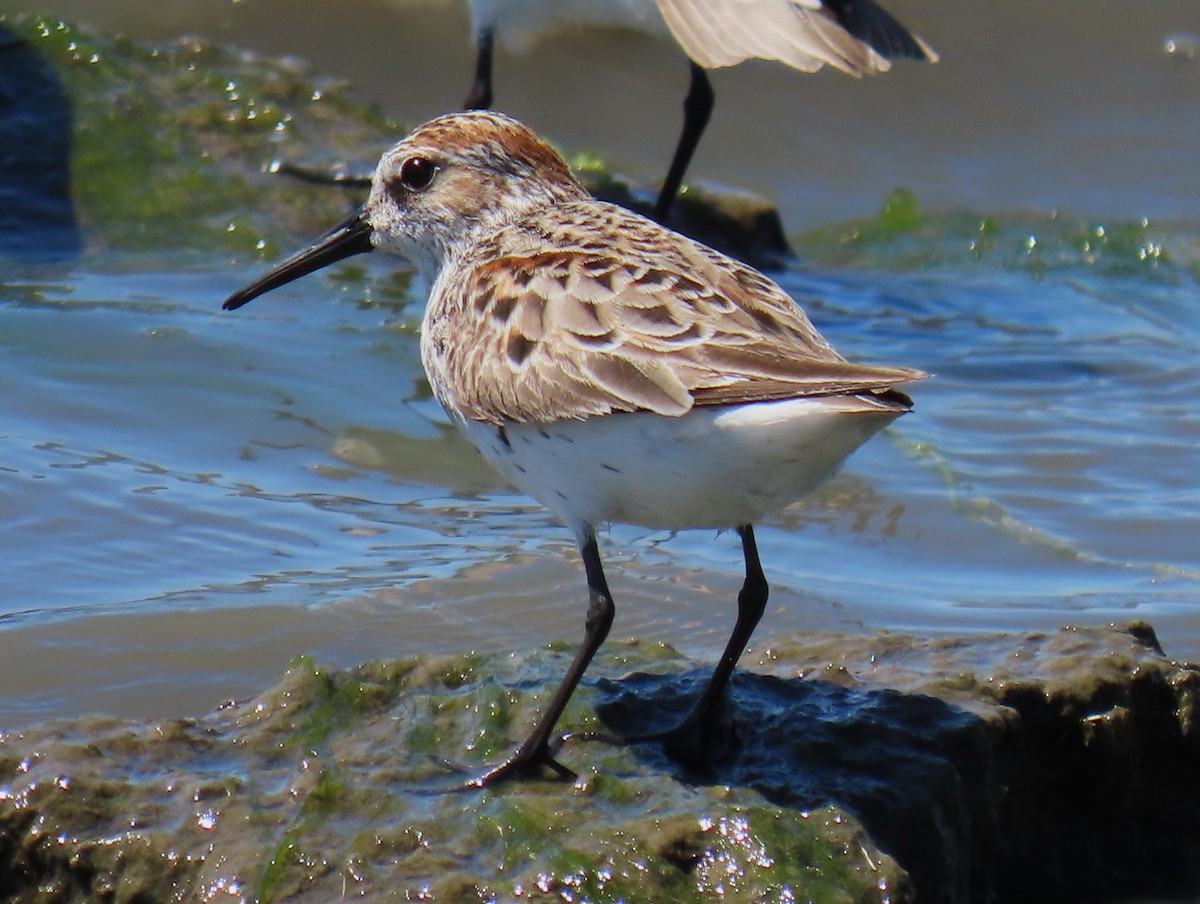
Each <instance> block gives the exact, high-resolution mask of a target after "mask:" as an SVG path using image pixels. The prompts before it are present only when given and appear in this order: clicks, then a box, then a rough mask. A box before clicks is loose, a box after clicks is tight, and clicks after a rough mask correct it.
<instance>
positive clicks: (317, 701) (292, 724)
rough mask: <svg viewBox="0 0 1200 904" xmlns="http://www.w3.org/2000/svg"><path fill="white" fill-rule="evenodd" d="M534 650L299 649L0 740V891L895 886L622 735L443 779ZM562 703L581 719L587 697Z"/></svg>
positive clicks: (23, 895)
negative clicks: (551, 771)
mask: <svg viewBox="0 0 1200 904" xmlns="http://www.w3.org/2000/svg"><path fill="white" fill-rule="evenodd" d="M546 660H547V657H530V658H529V659H527V660H522V659H520V658H517V657H487V658H480V657H465V658H455V659H413V660H404V661H400V662H392V663H373V664H367V665H364V666H362V667H360V668H357V669H354V670H352V671H349V672H341V673H330V672H327V671H324V670H322V669H320V668H319V667H317V666H315V665H314V664H312V663H311V662H308V661H305V660H300V661H298V662H297V663H296V664H295V665H294V667H293V668H292V669H291V670H290V672H289V673H288V675H287V677H286V678H285V679H284V681H283V682H282V683H281V684H280V685H279V686H277V687H275V688H273V689H271V690H270V691H268V692H266V693H265V694H263V695H262V696H261V697H259V698H258V699H256V700H253V701H250V702H248V703H243V704H238V705H230V706H227V707H226V708H224V709H222V710H221V711H219V712H216V713H214V714H213V715H212V716H210V717H207V718H205V719H201V720H197V721H190V720H189V721H179V722H172V723H166V724H161V725H151V724H147V725H133V724H122V723H119V722H114V721H109V720H96V719H87V720H81V721H79V722H74V723H56V724H53V725H48V726H46V727H44V728H41V729H35V730H31V731H28V732H25V733H23V734H20V735H14V736H7V737H3V738H0V895H4V896H7V898H8V899H11V900H14V901H20V902H35V901H36V902H60V901H62V902H66V901H107V900H119V901H135V900H143V901H148V900H155V901H157V900H179V901H199V900H211V899H212V896H213V894H214V892H220V896H221V899H225V898H230V897H231V898H232V899H234V900H258V901H282V900H289V901H292V900H307V901H329V900H337V899H340V898H341V897H342V896H343V895H347V896H356V897H357V896H360V895H362V896H366V897H368V898H369V899H372V900H380V899H385V898H386V899H395V900H430V901H451V902H463V901H511V900H517V899H520V900H534V901H538V900H544V901H561V900H564V899H569V900H576V901H585V900H586V901H593V902H603V901H612V902H616V901H660V902H670V901H692V900H723V901H745V902H752V901H792V900H813V901H829V902H847V904H849V902H867V901H878V900H880V899H881V897H880V889H881V888H896V889H903V888H904V887H905V886H904V883H905V879H904V876H903V873H902V871H900V870H899V869H898V868H897V867H896V865H895V863H894V862H893V861H892V860H891V858H889V857H888V856H887V855H886V854H883V853H881V852H880V851H878V850H877V849H876V848H875V846H874V845H873V844H872V843H871V841H870V839H869V838H867V837H866V835H865V834H864V833H863V832H862V830H861V828H860V827H859V824H858V822H857V821H856V820H855V819H854V818H853V817H852V816H851V815H849V814H848V813H845V812H844V811H842V810H840V809H839V808H837V807H835V806H832V805H829V806H822V807H814V808H812V809H806V810H799V809H794V808H787V807H781V806H778V805H775V804H772V803H770V802H768V801H767V800H765V799H764V798H763V796H762V795H761V794H758V793H757V792H755V791H753V790H752V789H748V788H743V789H737V788H730V787H726V786H724V785H722V784H713V783H695V782H691V781H687V780H683V779H682V778H681V777H672V776H671V775H670V772H669V770H668V771H666V772H664V770H662V769H661V768H658V767H656V766H649V765H646V764H643V763H640V762H639V761H638V758H637V757H636V756H634V755H633V754H632V753H631V752H630V751H629V750H627V749H625V748H623V747H621V746H619V745H612V744H607V743H599V742H594V743H579V744H572V745H571V747H570V750H569V757H570V760H571V762H572V765H573V766H574V767H575V768H576V769H578V770H579V771H580V775H581V778H580V779H579V781H577V782H576V783H574V784H570V783H563V782H558V781H545V782H543V781H530V782H522V783H514V784H509V785H505V786H503V787H500V788H497V789H495V790H489V791H483V792H480V791H466V792H464V791H455V790H451V788H452V787H453V786H454V785H456V784H457V783H460V782H461V781H462V776H461V775H460V774H458V773H456V772H455V771H453V770H452V769H450V768H448V767H447V766H446V765H445V764H444V763H443V758H447V759H463V760H468V761H470V762H471V763H472V764H475V763H480V762H484V761H487V760H494V759H495V758H497V757H498V756H501V755H502V754H503V752H504V751H505V750H507V749H508V747H509V746H510V745H511V742H512V740H513V738H514V737H515V736H516V735H518V734H519V733H520V732H521V730H522V729H523V727H524V725H525V723H526V721H527V719H528V718H529V716H530V715H531V713H532V711H533V709H534V708H535V707H536V705H537V703H538V698H539V697H540V696H541V691H540V689H539V688H540V682H541V681H542V679H543V678H545V676H546V672H547V671H548V670H553V669H555V668H557V667H558V666H559V665H560V663H558V662H557V661H556V660H557V657H549V660H550V661H546ZM531 679H536V683H533V682H532V681H531ZM568 718H569V720H570V721H571V722H572V723H573V724H576V725H589V724H591V725H594V718H593V717H592V716H590V714H589V713H588V712H587V708H586V706H583V705H577V706H576V707H575V708H573V709H572V711H571V712H570V713H569V716H568ZM902 899H903V898H902V897H898V898H893V900H902Z"/></svg>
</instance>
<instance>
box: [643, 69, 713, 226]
mask: <svg viewBox="0 0 1200 904" xmlns="http://www.w3.org/2000/svg"><path fill="white" fill-rule="evenodd" d="M688 66H689V67H690V69H691V84H690V85H689V86H688V93H687V97H685V98H684V100H683V131H682V132H680V133H679V144H678V145H676V147H675V156H674V157H672V158H671V167H670V169H668V170H667V178H666V179H665V180H664V181H663V187H662V191H660V192H659V195H658V202H657V203H656V204H655V205H654V219H656V220H658V222H660V223H666V222H667V215H668V214H669V213H670V212H671V205H672V204H674V203H675V196H676V195H678V194H679V186H681V185H682V184H683V174H684V173H686V172H687V168H688V164H689V163H691V162H692V154H693V153H695V151H696V145H698V144H699V143H700V136H701V135H703V134H704V129H705V127H706V126H707V125H708V118H709V117H710V116H711V115H712V109H713V101H714V95H713V89H712V84H711V83H710V82H709V80H708V73H706V72H705V71H704V67H703V66H700V65H697V64H696V63H693V62H692V61H690V60H689V61H688Z"/></svg>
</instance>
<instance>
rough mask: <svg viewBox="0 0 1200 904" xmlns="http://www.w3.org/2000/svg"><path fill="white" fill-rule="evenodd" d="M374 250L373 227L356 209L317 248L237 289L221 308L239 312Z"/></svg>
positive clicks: (301, 253) (277, 265)
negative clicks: (302, 279)
mask: <svg viewBox="0 0 1200 904" xmlns="http://www.w3.org/2000/svg"><path fill="white" fill-rule="evenodd" d="M372 250H374V246H373V245H372V244H371V224H370V223H368V222H367V221H366V219H365V217H364V216H363V211H362V210H356V211H355V212H354V213H352V214H351V215H350V216H349V217H347V218H346V219H345V220H344V221H342V222H341V223H339V224H338V225H337V226H335V227H334V229H333V230H332V231H331V232H329V233H328V234H327V235H326V236H325V237H324V238H322V239H321V240H320V241H318V242H317V243H316V244H315V245H313V246H312V247H310V248H305V249H304V250H303V251H300V252H297V253H296V254H293V255H292V256H291V257H289V258H288V259H287V260H285V261H281V262H280V263H278V264H276V265H275V266H274V267H272V268H271V269H270V270H268V271H267V272H266V273H264V274H263V275H262V276H260V277H259V278H258V279H256V280H255V281H254V282H252V283H250V285H248V286H246V287H245V288H242V289H238V290H237V291H236V292H234V293H233V294H232V295H230V296H229V297H228V298H226V299H225V303H224V304H223V305H221V307H222V308H224V309H225V310H226V311H236V310H237V309H238V308H240V307H241V306H242V305H244V304H245V303H246V302H248V301H250V300H251V299H253V298H257V297H258V296H259V295H264V294H266V293H267V292H270V291H271V290H272V289H278V288H279V287H280V286H282V285H285V284H287V283H290V282H292V280H296V279H299V278H300V277H301V276H307V275H308V274H309V273H312V272H313V271H314V270H320V269H321V268H322V267H328V266H329V265H330V264H336V263H337V262H338V261H341V260H345V259H346V258H348V257H353V256H354V255H356V254H364V253H366V252H368V251H372Z"/></svg>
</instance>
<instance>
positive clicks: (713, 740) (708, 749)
mask: <svg viewBox="0 0 1200 904" xmlns="http://www.w3.org/2000/svg"><path fill="white" fill-rule="evenodd" d="M569 737H571V738H572V739H575V740H580V741H599V742H600V743H603V744H613V745H616V744H661V745H662V750H663V753H665V754H666V755H667V757H668V759H670V760H671V761H673V762H675V763H678V764H679V765H680V766H682V767H683V768H684V769H686V770H687V771H689V772H694V773H702V772H711V771H712V768H713V765H714V764H715V763H716V761H717V760H719V759H720V758H721V757H723V756H725V755H726V754H727V753H728V752H729V750H730V748H731V747H732V746H733V744H734V735H733V728H732V726H731V725H728V724H713V722H712V721H711V720H708V719H704V718H701V717H699V716H697V715H696V714H695V713H693V714H692V715H690V716H688V717H687V718H686V719H684V720H683V721H682V722H680V723H679V724H678V725H676V726H674V727H673V728H668V729H665V730H663V731H654V732H647V733H645V734H636V735H618V734H612V733H611V732H604V731H589V732H579V733H576V734H572V735H569Z"/></svg>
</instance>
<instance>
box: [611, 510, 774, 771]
mask: <svg viewBox="0 0 1200 904" xmlns="http://www.w3.org/2000/svg"><path fill="white" fill-rule="evenodd" d="M738 534H739V535H740V536H741V538H742V554H743V556H744V557H745V559H746V580H745V581H744V582H743V583H742V590H741V592H740V593H739V594H738V614H737V621H736V622H734V625H733V633H732V634H730V635H729V641H728V642H727V643H726V644H725V652H724V653H722V654H721V660H720V662H718V663H717V667H716V668H715V669H713V673H712V677H710V678H709V679H708V684H707V685H705V687H704V692H703V693H702V694H701V695H700V699H699V700H697V701H696V703H695V705H694V706H693V707H692V709H691V712H689V713H688V714H687V716H686V717H685V718H684V720H683V721H682V722H680V723H679V724H678V725H677V726H675V727H674V728H670V729H667V730H666V731H663V732H656V733H654V734H649V735H641V736H638V737H633V738H626V739H625V740H626V741H628V742H631V743H637V742H643V741H661V742H662V745H663V749H665V750H666V752H667V754H668V755H669V756H670V757H671V758H672V759H674V760H676V761H677V762H680V763H683V764H684V765H685V766H687V767H688V768H693V769H703V768H705V767H706V766H708V765H709V764H710V763H711V760H712V758H713V754H712V751H713V750H715V749H720V747H719V745H714V744H713V743H712V742H713V728H714V725H715V722H716V715H717V709H718V707H719V706H720V703H721V695H722V694H723V693H724V692H725V688H726V686H727V685H728V684H729V678H730V676H731V675H732V674H733V669H734V666H736V665H737V662H738V659H740V658H741V655H742V653H743V652H744V651H745V649H746V644H748V643H749V642H750V636H751V635H752V634H753V633H754V629H755V628H756V627H757V626H758V623H759V620H760V619H761V618H762V616H763V613H764V612H765V611H766V609H767V593H768V590H769V588H768V587H767V579H766V577H765V576H764V575H763V570H762V564H761V563H760V562H759V560H758V546H757V545H756V544H755V542H754V528H753V527H751V526H750V525H749V524H747V525H745V526H743V527H739V528H738Z"/></svg>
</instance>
